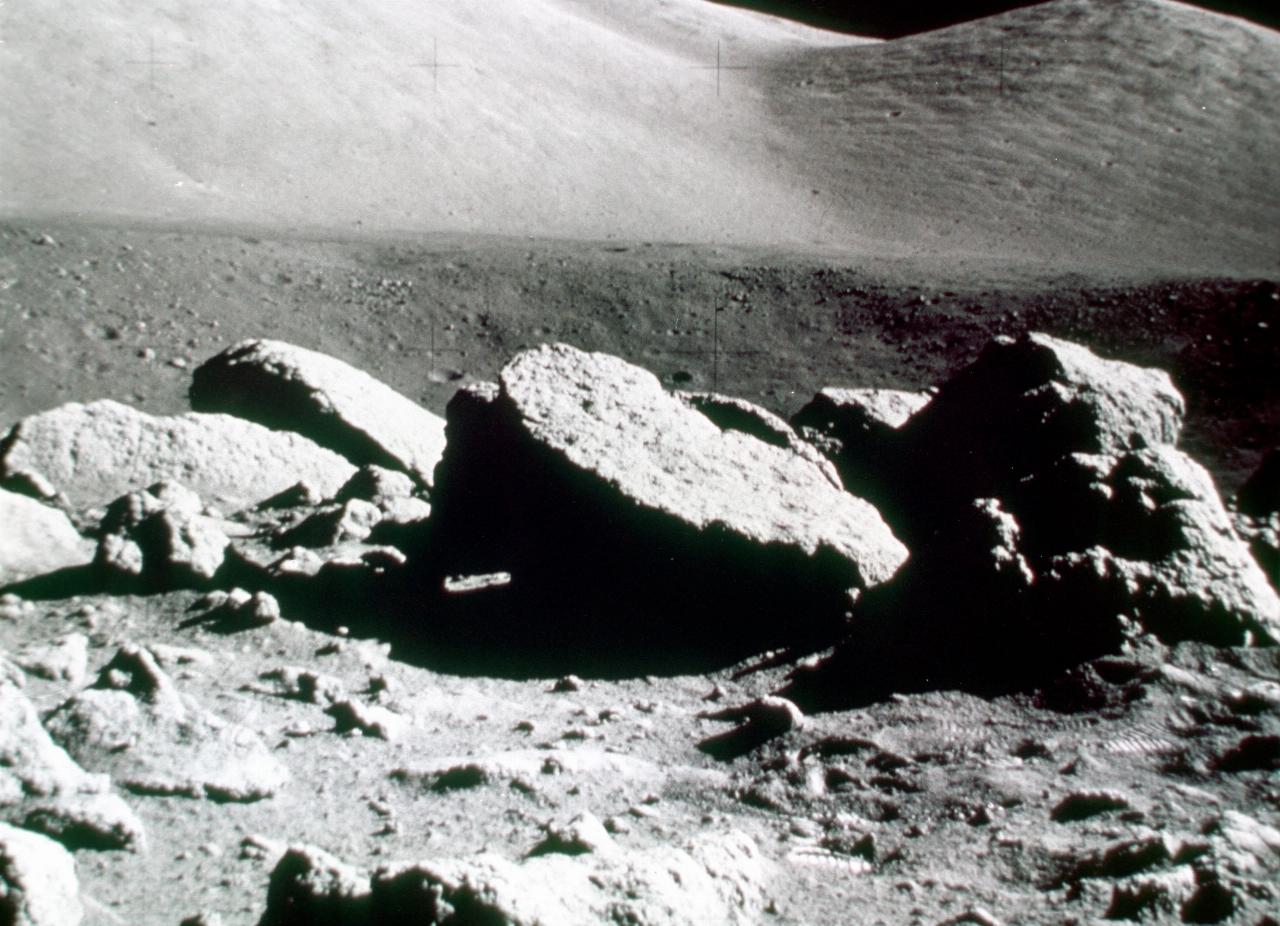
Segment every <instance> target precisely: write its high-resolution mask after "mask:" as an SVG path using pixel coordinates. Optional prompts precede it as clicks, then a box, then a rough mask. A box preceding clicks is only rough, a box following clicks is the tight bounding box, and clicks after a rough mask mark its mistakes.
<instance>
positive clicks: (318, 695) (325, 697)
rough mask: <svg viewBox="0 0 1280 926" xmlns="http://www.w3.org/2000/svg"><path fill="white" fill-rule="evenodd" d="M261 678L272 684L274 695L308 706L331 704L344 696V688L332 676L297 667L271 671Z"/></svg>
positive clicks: (282, 667)
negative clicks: (302, 702)
mask: <svg viewBox="0 0 1280 926" xmlns="http://www.w3.org/2000/svg"><path fill="white" fill-rule="evenodd" d="M262 678H263V680H265V681H268V682H272V683H273V693H274V694H277V695H279V696H280V697H282V698H291V699H293V700H295V701H306V702H307V703H309V704H333V703H334V702H336V701H339V700H341V699H342V698H343V696H344V695H345V694H346V689H345V686H344V685H343V684H342V682H341V681H339V680H338V679H336V678H334V677H333V676H331V675H325V674H324V673H321V672H315V671H313V670H311V669H303V668H299V667H297V666H281V667H280V668H278V669H272V670H270V671H269V672H264V673H263V674H262Z"/></svg>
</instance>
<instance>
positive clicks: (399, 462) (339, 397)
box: [191, 340, 444, 486]
mask: <svg viewBox="0 0 1280 926" xmlns="http://www.w3.org/2000/svg"><path fill="white" fill-rule="evenodd" d="M191 407H192V408H194V409H196V410H197V411H208V412H227V413H229V414H233V415H239V416H240V417H242V418H248V419H250V420H252V421H257V422H259V423H261V424H265V425H267V426H268V427H272V428H280V429H282V430H285V429H287V430H291V431H296V432H298V433H299V434H305V435H306V436H307V437H309V438H310V439H311V440H313V441H315V442H316V443H317V444H320V445H321V446H323V447H328V448H329V449H330V450H334V451H337V452H338V453H340V454H342V455H343V456H344V457H346V458H347V459H348V460H351V461H352V462H354V463H357V464H367V463H373V464H377V465H379V466H385V467H389V468H391V469H398V470H403V471H404V472H406V473H408V474H410V475H411V476H413V477H414V478H415V479H416V480H417V481H418V482H419V483H420V484H422V485H424V486H430V485H431V480H432V476H433V473H434V472H435V467H436V463H438V462H439V460H440V455H441V454H442V453H443V452H444V420H443V419H442V418H440V417H439V416H437V415H433V414H432V413H431V412H429V411H427V410H426V409H425V408H423V407H422V406H420V405H418V404H417V403H416V402H413V401H411V400H410V399H407V398H405V397H404V396H403V395H401V394H400V393H398V392H396V391H395V390H394V389H392V388H391V387H390V386H387V385H386V384H384V383H381V382H379V381H378V380H376V379H374V378H373V377H372V376H369V375H368V374H367V373H364V372H362V371H361V370H357V369H356V368H355V367H353V366H351V365H349V364H347V363H344V362H342V361H341V360H338V359H337V358H336V357H330V356H328V355H327V354H321V353H317V352H316V351H312V350H306V349H304V348H301V347H295V346H294V345H292V344H286V343H285V342H283V341H260V340H255V341H243V342H241V343H239V344H236V345H235V346H234V347H231V348H228V349H227V350H225V351H223V352H222V353H221V354H218V355H217V356H216V357H214V358H213V359H211V360H208V361H206V362H205V363H204V364H202V365H201V366H199V367H198V368H197V369H196V371H195V373H194V375H193V376H192V381H191Z"/></svg>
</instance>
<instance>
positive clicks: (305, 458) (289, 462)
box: [0, 399, 355, 511]
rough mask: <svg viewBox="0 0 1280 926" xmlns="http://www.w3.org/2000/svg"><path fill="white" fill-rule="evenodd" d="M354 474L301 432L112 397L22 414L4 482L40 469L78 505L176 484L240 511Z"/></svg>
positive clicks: (2, 456) (6, 452) (4, 462)
mask: <svg viewBox="0 0 1280 926" xmlns="http://www.w3.org/2000/svg"><path fill="white" fill-rule="evenodd" d="M354 472H355V467H353V466H352V465H351V464H350V463H349V462H347V461H346V460H345V459H343V458H342V457H340V456H338V455H337V454H335V453H333V452H332V451H329V450H326V449H324V448H323V447H320V446H318V445H316V444H314V443H312V442H311V441H309V440H307V439H306V438H305V437H302V436H300V435H298V434H292V433H286V432H283V431H272V430H269V429H267V428H265V427H263V426H262V425H259V424H255V423H254V422H251V421H245V420H243V419H240V418H233V417H231V416H230V415H202V414H186V415H176V416H172V417H156V416H153V415H148V414H146V413H145V412H140V411H138V410H137V409H135V408H131V407H130V406H128V405H122V404H121V403H119V402H113V401H110V400H106V399H103V400H100V401H97V402H90V403H89V404H87V405H86V404H80V403H78V402H71V403H68V404H66V405H61V406H59V407H58V408H55V409H53V410H51V411H47V412H42V413H40V414H38V415H32V416H31V417H29V418H24V419H23V420H22V421H19V422H18V423H17V424H16V425H14V427H13V428H12V429H11V430H10V431H9V433H8V434H7V435H6V436H5V437H4V439H3V440H0V484H3V483H6V482H7V481H8V480H9V479H10V478H11V477H14V478H18V477H19V476H23V474H28V476H27V477H24V478H29V474H31V473H35V474H38V475H39V476H40V477H41V478H42V479H43V480H45V481H46V482H47V483H48V484H49V485H50V486H51V487H52V488H53V489H54V490H56V491H57V492H60V493H62V494H63V495H64V496H65V497H66V499H67V501H68V504H70V505H71V506H72V507H74V508H90V507H93V506H97V505H106V504H108V503H109V502H111V501H112V500H114V499H117V498H119V497H120V496H122V495H124V494H126V493H128V492H132V491H133V490H135V489H138V488H140V487H142V486H149V485H152V484H154V483H157V482H162V481H165V480H177V481H179V482H181V483H182V484H183V485H185V486H187V487H188V488H189V489H191V490H192V491H194V492H196V493H197V494H198V495H199V496H200V497H201V498H203V499H205V500H206V501H208V502H210V503H211V504H214V505H217V506H218V507H219V508H220V509H222V510H224V511H234V510H238V509H240V508H244V507H247V506H250V505H254V504H256V503H258V502H260V501H262V500H263V499H266V498H268V497H270V496H272V495H274V494H276V493H278V492H280V491H282V490H284V489H287V488H289V487H290V486H292V485H294V484H295V483H297V482H299V481H302V480H305V481H307V482H308V483H310V484H312V485H315V486H317V487H318V488H319V489H320V491H321V492H322V493H323V494H324V495H325V496H328V495H332V494H333V493H334V492H336V491H337V490H338V489H339V488H340V487H341V486H342V484H343V483H344V482H346V481H347V480H348V479H349V478H350V477H351V475H352V474H353V473H354Z"/></svg>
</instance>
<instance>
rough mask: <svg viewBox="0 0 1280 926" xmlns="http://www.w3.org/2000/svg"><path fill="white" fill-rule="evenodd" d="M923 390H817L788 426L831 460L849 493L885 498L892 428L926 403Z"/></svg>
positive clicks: (892, 445) (892, 463)
mask: <svg viewBox="0 0 1280 926" xmlns="http://www.w3.org/2000/svg"><path fill="white" fill-rule="evenodd" d="M931 398H932V396H930V394H929V393H927V392H907V391H905V390H901V389H831V388H828V389H823V390H821V391H820V392H819V393H818V394H817V395H816V396H814V397H813V399H812V401H810V402H809V404H807V405H805V407H804V408H802V409H800V411H798V412H796V414H795V415H794V416H792V418H791V425H792V427H794V428H795V429H796V431H798V432H799V433H800V434H801V435H802V436H803V437H804V439H805V440H807V441H809V442H810V443H811V444H812V445H813V446H814V447H816V448H818V449H819V450H821V452H822V453H823V454H825V455H826V456H827V458H828V459H830V460H831V461H832V462H833V463H835V464H836V468H837V471H838V472H839V473H840V478H841V479H842V480H843V482H844V484H845V485H846V486H847V487H848V488H849V490H850V491H851V492H854V493H855V494H857V495H862V496H863V497H865V498H869V499H871V500H873V501H875V502H876V503H877V504H878V505H882V504H884V503H885V502H886V501H890V499H889V498H888V496H889V493H887V492H886V491H885V488H884V485H885V480H886V479H888V478H891V477H892V471H893V469H894V468H895V467H896V460H895V454H896V452H897V445H896V444H895V438H896V437H897V432H898V429H899V428H901V427H902V426H903V425H904V424H905V423H906V422H907V420H908V419H909V418H910V417H911V416H912V415H914V414H915V413H916V412H918V411H920V409H922V408H924V407H925V406H926V405H928V404H929V401H930V399H931Z"/></svg>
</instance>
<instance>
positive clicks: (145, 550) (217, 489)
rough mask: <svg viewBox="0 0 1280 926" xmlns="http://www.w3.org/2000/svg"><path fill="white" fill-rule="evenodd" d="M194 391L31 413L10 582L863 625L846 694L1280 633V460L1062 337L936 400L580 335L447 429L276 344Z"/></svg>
mask: <svg viewBox="0 0 1280 926" xmlns="http://www.w3.org/2000/svg"><path fill="white" fill-rule="evenodd" d="M191 399H192V404H193V406H194V407H196V408H197V409H199V411H197V412H193V413H190V414H186V415H180V416H176V417H168V418H165V417H152V416H149V415H145V414H143V413H141V412H139V411H136V410H134V409H132V408H129V407H127V406H124V405H120V404H118V403H115V402H112V401H105V400H104V401H99V402H94V403H90V404H87V405H81V404H74V403H73V404H69V405H65V406H62V407H60V408H56V409H53V410H52V411H49V412H45V413H43V414H38V415H35V416H32V417H30V418H27V419H25V420H23V421H20V422H18V423H17V424H16V425H15V426H14V427H13V428H12V429H11V430H10V431H9V433H8V435H7V436H5V437H4V439H3V441H2V442H0V486H2V487H3V489H0V492H2V494H0V505H3V508H4V510H5V511H6V512H7V513H9V515H10V516H9V519H8V523H9V524H11V525H12V528H10V529H8V530H6V541H5V545H4V547H3V548H2V549H3V550H4V551H5V556H4V558H3V561H0V577H2V578H3V579H4V580H5V581H7V582H10V583H12V582H15V581H21V580H25V585H22V586H18V587H19V588H32V587H34V588H35V589H37V590H47V589H56V588H57V587H58V583H59V582H62V583H64V587H65V583H68V582H71V583H72V584H73V585H76V587H84V586H86V585H87V586H88V587H90V588H92V587H95V586H99V585H100V586H105V587H108V588H119V589H126V590H133V589H143V590H150V589H166V588H203V589H206V590H216V589H222V590H225V591H230V590H232V589H240V590H241V591H240V592H239V593H240V594H245V592H244V590H248V593H253V592H262V593H270V594H271V595H273V596H275V597H276V598H278V599H279V600H281V601H284V602H285V603H286V606H288V605H289V604H291V603H293V602H298V601H305V600H306V598H307V596H312V597H313V598H317V597H322V598H323V599H324V600H326V601H333V600H335V596H337V597H339V598H340V597H341V596H343V595H346V596H347V600H348V601H350V602H352V603H353V604H354V603H358V604H359V605H360V606H361V607H362V608H364V610H365V611H367V612H373V611H379V610H380V615H379V616H377V617H373V616H370V617H367V618H366V620H368V621H369V622H370V626H372V627H374V628H376V629H377V630H378V631H379V632H380V633H381V634H383V635H385V636H387V637H390V638H392V639H395V640H398V641H401V642H402V643H404V644H405V645H407V642H406V641H418V643H419V644H421V648H422V649H424V650H432V649H433V648H434V650H435V651H436V653H437V654H443V653H447V652H464V653H466V654H467V657H466V658H468V659H471V660H476V659H480V660H481V662H480V663H479V664H480V665H485V664H486V663H485V662H484V661H483V654H482V653H479V654H478V652H477V651H478V650H479V649H480V648H483V647H486V646H487V647H488V648H489V649H491V650H493V651H498V652H500V653H501V654H503V656H504V657H505V658H507V660H508V664H506V665H503V664H502V662H501V658H500V657H499V656H497V655H495V656H494V660H495V661H494V662H493V663H491V664H489V665H490V667H491V668H499V669H505V670H509V671H521V666H523V667H524V668H523V671H526V672H530V673H537V672H543V671H545V672H546V673H547V674H551V673H553V672H554V673H555V674H562V672H565V671H569V670H571V669H575V670H578V671H582V670H583V669H586V670H587V671H592V672H598V673H600V674H611V673H612V674H617V675H623V674H628V673H633V672H636V671H638V670H639V669H640V668H641V667H646V668H652V667H653V666H660V667H663V668H667V669H670V670H676V669H683V668H688V667H691V666H699V665H708V664H715V663H719V664H721V665H723V664H727V663H730V662H732V661H734V660H736V659H740V658H743V657H745V656H748V655H751V654H754V653H759V652H763V651H765V650H768V649H771V648H778V647H785V648H791V649H793V650H799V651H804V650H815V649H818V648H820V647H822V646H826V645H830V644H833V643H838V644H839V646H838V648H837V652H836V654H835V655H834V656H833V657H832V658H831V659H829V660H827V661H826V662H825V663H823V664H822V665H821V666H819V667H818V668H817V669H814V670H811V671H807V672H805V673H803V674H801V675H800V676H797V678H796V679H795V687H794V689H793V690H794V692H795V693H796V694H797V696H799V695H800V694H801V693H804V692H808V693H809V695H810V696H813V697H819V696H820V697H821V698H834V699H835V700H837V701H839V700H849V699H852V700H855V701H856V700H859V699H865V698H874V697H879V696H883V695H884V694H886V693H888V692H891V691H902V690H909V689H914V688H938V687H956V686H958V687H966V688H975V689H1000V688H1003V687H1008V686H1016V685H1023V684H1027V683H1034V682H1035V681H1036V680H1037V679H1042V678H1043V677H1044V676H1045V674H1046V673H1050V672H1053V671H1055V670H1059V669H1062V668H1066V667H1068V666H1070V665H1072V664H1074V663H1075V662H1079V661H1080V660H1082V659H1086V658H1089V657H1091V656H1096V655H1100V654H1102V653H1106V652H1109V651H1115V650H1117V649H1119V648H1120V647H1122V646H1124V645H1125V643H1126V641H1128V640H1131V639H1132V638H1133V637H1134V636H1135V635H1140V634H1143V633H1146V634H1152V635H1154V636H1156V637H1158V638H1159V639H1160V640H1162V641H1164V642H1166V643H1173V642H1177V641H1181V640H1201V641H1205V642H1209V643H1212V644H1216V645H1224V646H1239V645H1247V644H1251V643H1258V644H1267V643H1273V642H1275V641H1276V639H1277V638H1280V600H1278V599H1277V596H1276V591H1275V589H1274V587H1273V586H1272V585H1271V584H1270V583H1269V582H1268V576H1267V574H1266V572H1265V571H1264V567H1263V566H1260V565H1259V558H1260V559H1261V561H1262V562H1263V563H1264V564H1266V563H1267V562H1268V560H1267V550H1268V539H1269V538H1270V539H1274V537H1273V536H1272V535H1274V533H1275V530H1274V525H1272V524H1271V521H1270V520H1269V519H1273V518H1274V517H1275V509H1276V508H1277V504H1276V499H1275V489H1274V485H1273V483H1274V482H1275V475H1274V472H1273V471H1274V470H1275V469H1276V466H1275V463H1274V458H1271V459H1269V461H1268V463H1266V464H1264V466H1263V468H1262V469H1261V470H1260V471H1259V473H1258V475H1257V476H1255V477H1254V479H1253V480H1251V481H1250V482H1249V483H1248V484H1247V485H1246V486H1245V488H1244V490H1243V491H1242V493H1241V502H1240V505H1239V509H1240V510H1239V511H1235V512H1233V511H1231V510H1229V509H1228V508H1227V507H1226V506H1225V505H1224V504H1223V502H1222V500H1221V498H1220V497H1219V494H1218V491H1217V489H1216V487H1215V486H1214V483H1213V480H1212V478H1211V477H1210V476H1209V474H1208V473H1207V472H1206V471H1205V470H1204V469H1203V468H1202V467H1201V466H1200V465H1199V464H1197V463H1196V462H1195V461H1193V460H1192V459H1191V458H1190V457H1188V456H1187V455H1186V454H1184V453H1182V452H1181V451H1179V450H1178V449H1177V447H1176V444H1177V441H1178V437H1179V434H1180V431H1181V427H1182V420H1183V412H1184V403H1183V399H1182V397H1181V395H1180V394H1179V393H1178V391H1177V390H1176V389H1175V388H1174V386H1173V385H1172V383H1171V381H1170V380H1169V377H1168V376H1167V375H1166V374H1164V373H1163V372H1161V371H1158V370H1151V369H1144V368H1141V367H1137V366H1134V365H1132V364H1129V363H1124V362H1121V361H1117V360H1107V359H1103V358H1101V357H1099V356H1097V355H1095V354H1094V353H1092V352H1091V351H1089V350H1088V349H1087V348H1085V347H1082V346H1080V345H1077V344H1072V343H1069V342H1066V341H1062V340H1059V339H1056V338H1052V337H1049V336H1047V335H1042V334H1028V335H1025V336H1023V337H1021V338H1019V339H1012V338H998V339H996V340H995V341H993V342H992V343H991V344H990V345H989V346H988V347H987V348H986V349H985V350H984V351H983V352H982V354H981V355H980V356H979V357H978V358H977V359H976V360H975V361H974V362H973V363H971V364H970V365H969V366H967V367H965V368H963V369H961V370H960V371H959V372H957V373H956V374H955V375H954V376H953V377H952V378H951V379H949V380H948V381H946V382H944V383H942V384H941V385H939V386H938V387H936V388H934V389H931V390H929V391H928V392H922V393H906V392H899V391H895V390H886V389H825V390H823V391H822V392H821V393H819V394H818V396H817V397H815V399H814V400H813V401H812V402H811V403H809V405H807V406H806V407H805V408H803V409H802V410H801V411H800V412H799V413H798V414H797V415H796V416H795V417H794V419H793V421H792V422H791V423H790V424H788V423H787V422H785V421H783V420H782V419H781V418H778V417H777V416H776V415H773V414H771V413H769V412H767V411H765V410H764V409H761V408H758V407H757V406H755V405H752V404H751V403H749V402H746V401H744V400H741V399H735V398H731V397H728V396H719V395H712V394H705V393H680V392H674V393H673V392H670V391H668V390H666V389H664V388H663V386H662V384H661V383H660V382H659V380H658V379H657V378H656V377H655V376H653V375H652V374H650V373H648V372H647V371H645V370H642V369H640V368H638V367H636V366H633V365H631V364H629V363H626V362H625V361H623V360H620V359H618V358H616V357H611V356H607V355H604V354H594V353H588V352H584V351H581V350H578V349H576V348H573V347H570V346H567V345H563V344H557V345H543V346H540V347H537V348H534V349H531V350H527V351H524V352H523V353H521V354H519V355H518V356H516V357H515V358H514V359H513V360H512V361H511V362H510V363H509V364H508V365H507V366H506V367H505V368H504V369H503V370H502V371H501V373H500V374H499V377H498V379H497V381H496V382H480V383H473V384H470V385H467V386H466V387H464V388H463V389H461V390H460V391H459V392H458V393H457V394H456V395H455V397H454V399H453V400H452V401H451V402H450V403H449V406H448V410H447V417H446V419H444V420H442V419H440V418H438V417H436V416H435V415H433V414H431V413H430V412H428V411H427V410H425V409H423V408H421V407H419V406H417V405H416V404H415V403H413V402H412V401H410V400H409V399H407V398H405V397H404V396H402V395H399V394H398V393H395V392H394V391H393V390H391V389H390V388H389V387H387V386H386V385H384V384H382V383H380V382H378V381H377V380H375V379H373V378H372V377H370V376H368V375H367V374H365V373H363V372H361V371H359V370H356V369H354V368H352V367H350V366H348V365H346V364H345V363H343V362H341V361H339V360H336V359H334V358H332V357H327V356H324V355H322V354H317V353H315V352H313V351H308V350H304V349H301V348H297V347H294V346H292V345H289V344H284V343H281V342H275V341H250V342H245V343H242V344H238V345H236V346H234V347H232V348H230V349H228V350H227V351H225V352H223V353H222V354H219V355H218V356H216V357H214V358H212V359H211V360H209V361H208V362H206V363H205V364H204V365H202V366H200V367H199V368H198V369H197V370H195V372H194V375H193V382H192V386H191ZM36 536H47V537H48V538H49V543H48V544H43V545H42V544H37V543H32V542H30V539H29V537H36ZM1250 544H1252V550H1251V549H1250ZM1272 565H1274V564H1272ZM1273 571H1274V570H1273ZM212 612H216V613H212ZM212 612H211V613H212V616H211V617H210V619H216V620H218V621H223V622H226V623H227V625H228V627H229V628H230V629H234V627H235V625H236V622H237V621H244V620H247V621H250V622H252V621H255V620H259V621H260V620H269V619H270V613H271V612H270V608H268V609H267V611H266V612H265V614H266V617H263V616H262V615H258V616H256V617H255V613H254V609H249V610H246V611H244V612H243V613H239V614H238V615H237V614H231V613H229V612H227V610H226V607H223V608H222V609H221V611H219V610H218V609H212Z"/></svg>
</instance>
